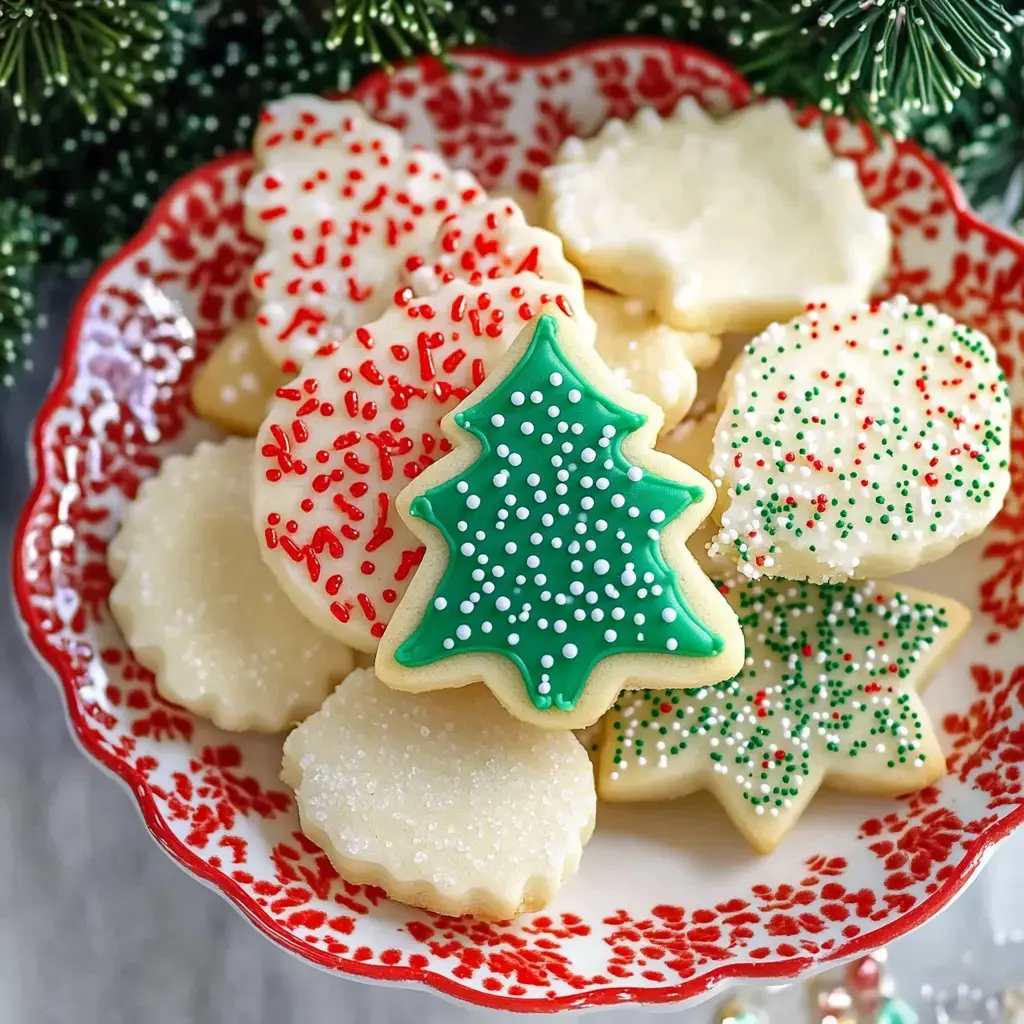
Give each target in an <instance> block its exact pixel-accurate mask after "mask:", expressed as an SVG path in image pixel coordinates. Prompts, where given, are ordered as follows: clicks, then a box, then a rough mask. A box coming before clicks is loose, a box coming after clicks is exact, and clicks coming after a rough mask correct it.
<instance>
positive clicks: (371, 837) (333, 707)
mask: <svg viewBox="0 0 1024 1024" xmlns="http://www.w3.org/2000/svg"><path fill="white" fill-rule="evenodd" d="M282 778H283V779H284V781H285V782H286V783H287V784H288V785H289V786H291V788H292V789H294V790H295V797H296V803H297V804H298V808H299V820H300V823H301V826H302V831H303V832H304V833H305V834H306V835H307V836H308V837H309V838H310V839H311V840H312V841H313V842H314V843H316V844H317V845H318V846H319V847H320V848H321V849H322V850H323V851H324V852H325V853H326V854H327V856H328V857H329V858H330V860H331V863H332V864H333V865H334V866H335V868H337V870H338V872H339V873H340V874H341V876H342V877H343V878H344V879H345V880H346V881H349V882H359V883H363V884H372V885H378V886H380V887H381V888H383V889H384V890H385V891H386V892H387V893H388V895H389V896H390V897H391V898H392V899H395V900H398V901H399V902H402V903H408V904H411V905H413V906H417V907H424V908H426V909H428V910H432V911H435V912H436V913H439V914H446V915H451V916H456V915H460V914H472V915H474V916H476V917H482V918H489V919H493V920H507V919H508V918H511V917H514V916H515V915H517V914H521V913H527V912H529V911H532V910H539V909H540V908H542V907H543V906H545V904H547V903H548V901H549V900H550V899H551V898H552V897H553V896H554V894H555V892H556V891H557V890H558V888H559V886H560V885H561V884H562V882H563V881H565V879H566V878H568V877H569V876H570V875H571V874H573V873H574V872H575V871H576V869H577V867H578V865H579V861H580V855H581V853H582V851H583V847H584V845H585V844H586V842H587V840H588V839H589V838H590V835H591V833H592V831H593V828H594V816H595V813H596V803H597V799H596V796H595V792H594V776H593V770H592V768H591V765H590V760H589V758H588V757H587V754H586V752H585V751H584V749H583V747H582V746H581V745H580V744H579V742H578V741H577V740H576V739H575V738H574V737H573V735H572V734H571V733H567V732H563V733H552V732H548V731H546V730H542V729H536V728H534V727H532V726H529V725H525V724H523V723H522V722H516V721H515V720H513V719H511V718H509V717H508V715H507V714H506V713H505V712H504V711H503V710H502V708H501V706H500V705H499V704H498V702H497V701H496V700H495V699H494V698H493V697H492V696H491V695H490V694H489V693H488V692H487V691H486V690H485V689H484V688H483V687H482V686H474V687H471V688H469V689H465V690H460V691H458V692H457V693H436V694H421V695H417V696H411V695H409V694H404V693H396V692H395V691H393V690H391V689H389V688H388V687H386V686H384V685H383V684H382V683H380V682H379V681H378V680H377V679H376V678H375V677H374V675H373V673H372V672H370V671H368V670H365V669H360V670H357V671H355V672H353V673H352V674H351V675H350V676H349V677H348V678H347V679H346V680H345V681H344V683H343V684H342V685H341V686H340V687H338V689H337V690H336V691H335V693H334V694H332V695H331V696H330V697H329V698H328V699H327V700H326V701H325V702H324V705H323V707H322V708H321V710H320V711H318V712H317V713H316V714H315V715H313V716H312V717H311V718H309V719H307V720H306V721H305V722H303V723H302V724H301V725H300V726H299V727H298V728H297V729H295V730H294V732H292V734H291V735H290V736H289V737H288V739H287V741H286V742H285V745H284V765H283V770H282Z"/></svg>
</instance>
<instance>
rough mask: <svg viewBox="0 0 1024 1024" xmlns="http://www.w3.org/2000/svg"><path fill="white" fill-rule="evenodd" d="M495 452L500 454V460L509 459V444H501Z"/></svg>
mask: <svg viewBox="0 0 1024 1024" xmlns="http://www.w3.org/2000/svg"><path fill="white" fill-rule="evenodd" d="M494 450H495V451H496V452H497V453H498V458H499V459H505V458H508V453H509V447H508V445H507V444H499V445H498V447H497V448H495V449H494Z"/></svg>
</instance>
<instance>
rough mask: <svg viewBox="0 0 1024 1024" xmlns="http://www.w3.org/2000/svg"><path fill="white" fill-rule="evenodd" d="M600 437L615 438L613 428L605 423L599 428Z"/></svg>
mask: <svg viewBox="0 0 1024 1024" xmlns="http://www.w3.org/2000/svg"><path fill="white" fill-rule="evenodd" d="M601 436H602V437H614V436H615V428H614V427H613V426H612V425H611V424H610V423H606V424H605V425H604V426H603V427H602V428H601Z"/></svg>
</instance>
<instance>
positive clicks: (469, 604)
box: [459, 601, 473, 615]
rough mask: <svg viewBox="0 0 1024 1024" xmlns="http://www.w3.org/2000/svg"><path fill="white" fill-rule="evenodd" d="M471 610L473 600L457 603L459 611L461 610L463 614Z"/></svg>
mask: <svg viewBox="0 0 1024 1024" xmlns="http://www.w3.org/2000/svg"><path fill="white" fill-rule="evenodd" d="M472 610H473V602H472V601H463V602H462V604H460V605H459V611H460V612H462V614H463V615H468V614H469V613H470V612H471V611H472Z"/></svg>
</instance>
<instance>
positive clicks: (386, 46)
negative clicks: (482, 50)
mask: <svg viewBox="0 0 1024 1024" xmlns="http://www.w3.org/2000/svg"><path fill="white" fill-rule="evenodd" d="M470 15H472V16H473V17H471V16H470ZM325 18H326V20H327V23H328V26H329V30H328V35H327V46H328V48H330V49H332V50H334V49H338V48H339V47H343V46H350V47H351V48H352V49H354V50H356V51H358V52H361V53H363V54H365V55H366V60H367V61H368V62H369V63H372V64H383V65H385V66H390V64H391V59H392V58H393V57H398V58H401V59H403V60H404V59H408V58H409V57H411V56H413V54H415V53H416V52H417V51H418V50H425V51H426V52H427V53H431V54H433V55H434V56H435V57H441V58H442V59H443V58H444V56H445V50H446V46H447V44H448V43H450V42H451V41H452V40H455V41H457V42H459V43H460V44H464V45H467V46H471V45H472V44H474V43H476V42H478V41H479V40H480V36H479V34H478V32H477V29H476V27H475V26H476V25H477V24H481V23H484V24H486V23H490V22H493V21H494V18H495V15H494V12H493V11H492V10H491V8H490V7H489V6H488V5H486V4H476V3H467V2H466V0H333V2H332V3H331V4H330V9H329V10H328V11H327V12H325Z"/></svg>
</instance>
